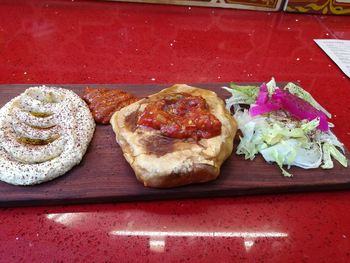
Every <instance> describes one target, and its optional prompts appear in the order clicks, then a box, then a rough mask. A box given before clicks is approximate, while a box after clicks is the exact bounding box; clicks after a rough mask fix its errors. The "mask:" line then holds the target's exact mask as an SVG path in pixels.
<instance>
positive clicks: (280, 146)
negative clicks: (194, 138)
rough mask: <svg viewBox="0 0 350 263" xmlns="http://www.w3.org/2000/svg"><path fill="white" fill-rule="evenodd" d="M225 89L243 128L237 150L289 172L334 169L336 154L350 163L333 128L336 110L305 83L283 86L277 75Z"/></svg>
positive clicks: (229, 102) (232, 84) (345, 162)
mask: <svg viewBox="0 0 350 263" xmlns="http://www.w3.org/2000/svg"><path fill="white" fill-rule="evenodd" d="M223 88H224V89H225V90H227V91H229V92H230V93H231V94H232V96H231V97H230V98H228V99H227V100H226V107H227V108H228V109H229V110H231V108H233V109H234V117H235V119H236V121H237V123H238V129H239V130H240V131H241V133H242V136H240V143H239V145H238V147H237V151H236V153H237V154H242V155H244V157H245V159H250V160H253V159H254V158H255V156H256V155H257V154H259V153H260V154H261V155H262V156H263V158H264V159H265V160H266V161H267V162H275V163H276V164H277V165H278V166H279V168H280V169H281V171H282V174H283V175H284V176H287V177H291V176H292V174H291V173H289V172H288V171H287V170H288V169H289V168H290V167H291V166H293V165H294V166H299V167H301V168H304V169H312V168H318V167H321V168H323V169H331V168H333V166H334V164H333V159H335V160H337V161H338V162H339V163H340V164H341V165H343V166H344V167H347V165H348V160H347V159H346V157H345V150H344V145H343V144H342V143H341V142H340V141H339V140H338V139H337V137H336V136H335V135H334V134H333V133H332V131H331V130H330V129H329V128H330V127H333V125H332V124H331V123H329V122H328V118H331V114H330V113H329V112H328V111H326V110H325V109H324V108H323V107H322V106H321V105H320V104H319V103H318V102H317V101H316V100H315V99H314V98H313V97H312V96H311V94H310V93H308V92H307V91H305V90H304V89H302V88H301V87H299V86H297V85H295V84H294V83H288V84H287V85H286V86H285V87H284V88H279V87H277V85H276V82H275V79H274V78H272V79H271V80H270V81H269V82H268V83H266V84H265V83H263V84H262V85H261V86H260V87H256V86H239V85H236V84H234V83H231V84H230V87H223Z"/></svg>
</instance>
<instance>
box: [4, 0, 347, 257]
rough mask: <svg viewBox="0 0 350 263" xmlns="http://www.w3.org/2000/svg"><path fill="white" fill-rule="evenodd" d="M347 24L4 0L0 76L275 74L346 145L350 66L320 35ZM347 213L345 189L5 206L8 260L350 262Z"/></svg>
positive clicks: (77, 79)
mask: <svg viewBox="0 0 350 263" xmlns="http://www.w3.org/2000/svg"><path fill="white" fill-rule="evenodd" d="M349 25H350V17H349V16H347V17H345V16H344V17H339V16H338V17H336V16H311V15H298V14H287V13H282V12H280V13H269V12H254V11H239V10H228V9H226V10H225V9H211V8H199V7H196V8H195V7H192V8H190V7H184V6H165V5H147V4H131V3H116V2H101V1H86V2H83V1H29V0H28V1H10V0H9V1H0V82H1V83H3V84H6V83H40V84H41V83H46V84H55V83H67V84H69V83H194V82H197V83H198V82H203V83H204V82H223V83H227V82H230V81H236V82H241V81H245V82H246V81H268V80H269V79H270V77H271V76H274V77H275V78H276V79H277V80H278V81H297V82H299V83H300V85H302V86H303V87H304V88H305V89H307V90H308V91H310V92H311V93H312V94H313V95H314V97H315V98H316V99H317V100H318V101H319V102H320V103H321V104H322V105H323V106H325V107H326V108H327V109H328V110H329V111H330V112H332V113H333V119H332V122H333V123H334V124H335V125H336V127H335V129H334V131H335V133H336V134H337V135H338V137H339V138H340V139H341V140H342V141H343V142H344V143H345V145H346V146H347V148H350V122H349V113H350V104H349V101H350V81H349V78H347V77H346V76H345V75H344V74H343V73H342V72H341V71H340V70H339V68H338V67H337V66H336V65H335V64H334V63H333V62H332V61H331V60H330V59H329V58H328V57H327V56H326V55H325V54H324V53H323V52H322V51H321V50H320V49H319V48H318V47H317V45H316V44H315V43H314V42H313V39H315V38H339V39H350V27H349ZM0 94H1V90H0ZM247 165H249V163H247ZM349 176H350V173H349ZM0 194H1V193H0ZM349 222H350V192H349V191H340V192H319V193H298V194H281V195H264V196H246V197H235V198H215V199H197V200H174V201H159V202H158V201H153V202H137V203H121V204H117V203H115V204H95V205H75V206H72V205H69V204H68V205H67V206H50V207H27V208H8V209H0V262H245V261H247V262H349V261H350V224H349Z"/></svg>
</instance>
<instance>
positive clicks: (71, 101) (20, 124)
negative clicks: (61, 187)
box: [0, 86, 95, 185]
mask: <svg viewBox="0 0 350 263" xmlns="http://www.w3.org/2000/svg"><path fill="white" fill-rule="evenodd" d="M94 130H95V122H94V120H93V117H92V115H91V113H90V110H89V109H88V107H87V105H86V104H85V102H84V101H83V100H82V99H81V98H80V97H79V96H78V95H76V94H75V93H74V92H72V91H70V90H66V89H62V88H55V87H46V86H41V87H32V88H28V89H27V90H26V91H25V92H24V93H22V94H21V95H19V96H18V97H15V98H14V99H12V100H11V101H10V102H8V103H7V104H6V105H5V106H4V107H3V108H1V109H0V180H2V181H5V182H7V183H10V184H15V185H32V184H39V183H42V182H45V181H49V180H52V179H54V178H56V177H58V176H60V175H63V174H64V173H66V172H67V171H69V170H70V169H71V168H72V167H73V166H75V165H77V164H78V163H80V161H81V159H82V158H83V156H84V154H85V152H86V149H87V147H88V145H89V143H90V141H91V139H92V136H93V133H94Z"/></svg>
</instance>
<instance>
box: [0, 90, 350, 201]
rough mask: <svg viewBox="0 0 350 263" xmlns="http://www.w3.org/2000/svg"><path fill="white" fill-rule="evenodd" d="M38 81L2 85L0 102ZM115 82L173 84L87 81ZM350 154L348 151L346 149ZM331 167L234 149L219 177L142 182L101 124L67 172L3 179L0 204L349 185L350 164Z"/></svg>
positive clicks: (222, 94)
mask: <svg viewBox="0 0 350 263" xmlns="http://www.w3.org/2000/svg"><path fill="white" fill-rule="evenodd" d="M222 85H223V84H196V86H197V87H203V88H208V89H211V90H214V91H216V92H217V93H218V94H219V96H220V97H221V98H227V97H228V96H229V94H228V93H227V92H226V91H224V90H222V89H221V88H220V87H221V86H222ZM29 86H34V85H0V106H3V105H4V104H5V103H6V102H7V101H9V100H10V99H11V98H13V97H14V96H17V95H19V94H20V93H22V92H23V91H24V90H25V89H26V88H27V87H29ZM50 86H60V87H65V88H68V89H71V90H73V91H75V92H76V93H78V94H79V95H81V94H82V91H83V88H84V87H86V86H87V85H50ZM88 86H91V87H98V86H104V87H113V88H118V89H123V90H126V91H129V92H131V93H133V94H135V95H137V96H138V97H144V96H147V95H150V94H152V93H155V92H158V91H159V90H161V89H162V88H165V87H168V86H170V85H157V84H154V85H144V84H138V85H137V84H135V85H128V84H124V85H118V84H116V85H88ZM347 158H348V159H349V153H348V152H347ZM334 163H335V168H334V169H332V170H322V169H312V170H304V169H300V168H292V169H291V172H292V173H293V174H294V177H293V178H286V177H283V176H281V172H280V170H279V168H278V167H277V165H275V164H273V165H272V164H267V163H266V162H265V161H264V160H263V159H262V158H261V157H257V158H256V159H255V160H253V161H246V160H244V158H243V157H242V156H237V155H236V154H234V153H233V154H232V156H230V157H229V158H228V160H227V161H226V162H225V163H224V164H223V166H222V169H221V174H220V176H219V178H218V179H217V180H216V181H213V182H209V183H205V184H197V185H189V186H183V187H177V188H172V189H150V188H145V187H144V186H143V185H142V184H141V183H139V182H138V181H137V180H136V178H135V176H134V173H133V171H132V169H131V167H130V166H129V165H128V163H127V162H126V161H125V160H124V157H123V155H122V152H121V149H120V147H119V146H118V145H117V143H116V142H115V136H114V133H113V131H112V128H111V126H110V125H105V126H103V125H97V127H96V131H95V135H94V138H93V140H92V142H91V144H90V146H89V148H88V151H87V153H86V155H85V156H84V158H83V160H82V162H81V163H80V164H79V165H78V166H76V167H74V168H73V169H72V170H71V171H69V172H68V173H66V174H65V175H63V176H61V177H59V178H57V179H55V180H53V181H50V182H46V183H43V184H41V185H35V186H13V185H9V184H6V183H4V182H0V193H1V194H0V206H2V207H11V206H34V205H51V204H73V203H97V202H121V201H139V200H161V199H175V198H197V197H217V196H236V195H248V194H266V193H287V192H302V191H323V190H340V189H349V188H350V170H349V169H347V168H343V167H341V165H339V164H338V163H337V162H336V161H335V162H334Z"/></svg>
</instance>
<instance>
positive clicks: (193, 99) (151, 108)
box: [111, 84, 237, 188]
mask: <svg viewBox="0 0 350 263" xmlns="http://www.w3.org/2000/svg"><path fill="white" fill-rule="evenodd" d="M179 103H180V104H181V103H182V104H181V105H180V106H179ZM198 105H200V106H198ZM157 107H158V108H157ZM159 109H160V111H157V110H159ZM155 112H157V114H155ZM203 119H204V120H206V121H207V122H206V123H204V124H203V123H202V120H203ZM162 121H164V123H165V125H163V126H161V125H159V122H162ZM111 124H112V127H113V130H114V132H115V134H116V140H117V142H118V144H119V145H120V147H121V149H122V151H123V154H124V157H125V159H126V160H127V161H128V163H129V164H130V165H131V167H132V168H133V170H134V172H135V175H136V177H137V179H138V180H139V181H140V182H142V183H143V184H144V185H145V186H147V187H156V188H169V187H175V186H180V185H186V184H191V183H202V182H207V181H211V180H214V179H216V178H217V176H218V175H219V173H220V166H221V164H222V163H223V162H224V161H225V160H226V159H227V157H228V156H230V155H231V153H232V148H233V138H234V136H235V134H236V131H237V124H236V121H235V120H234V119H233V117H232V116H231V114H230V112H229V111H228V110H227V109H226V108H225V105H224V102H223V101H222V100H221V99H220V98H219V97H218V96H217V95H216V93H215V92H212V91H209V90H205V89H200V88H195V87H191V86H188V85H184V84H177V85H174V86H172V87H170V88H166V89H164V90H162V91H160V92H158V93H156V94H153V95H151V96H149V97H147V98H144V99H142V100H140V101H138V102H135V103H133V104H131V105H129V106H127V107H125V108H123V109H121V110H119V111H117V112H115V113H114V114H113V116H112V118H111ZM207 128H208V129H207Z"/></svg>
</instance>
